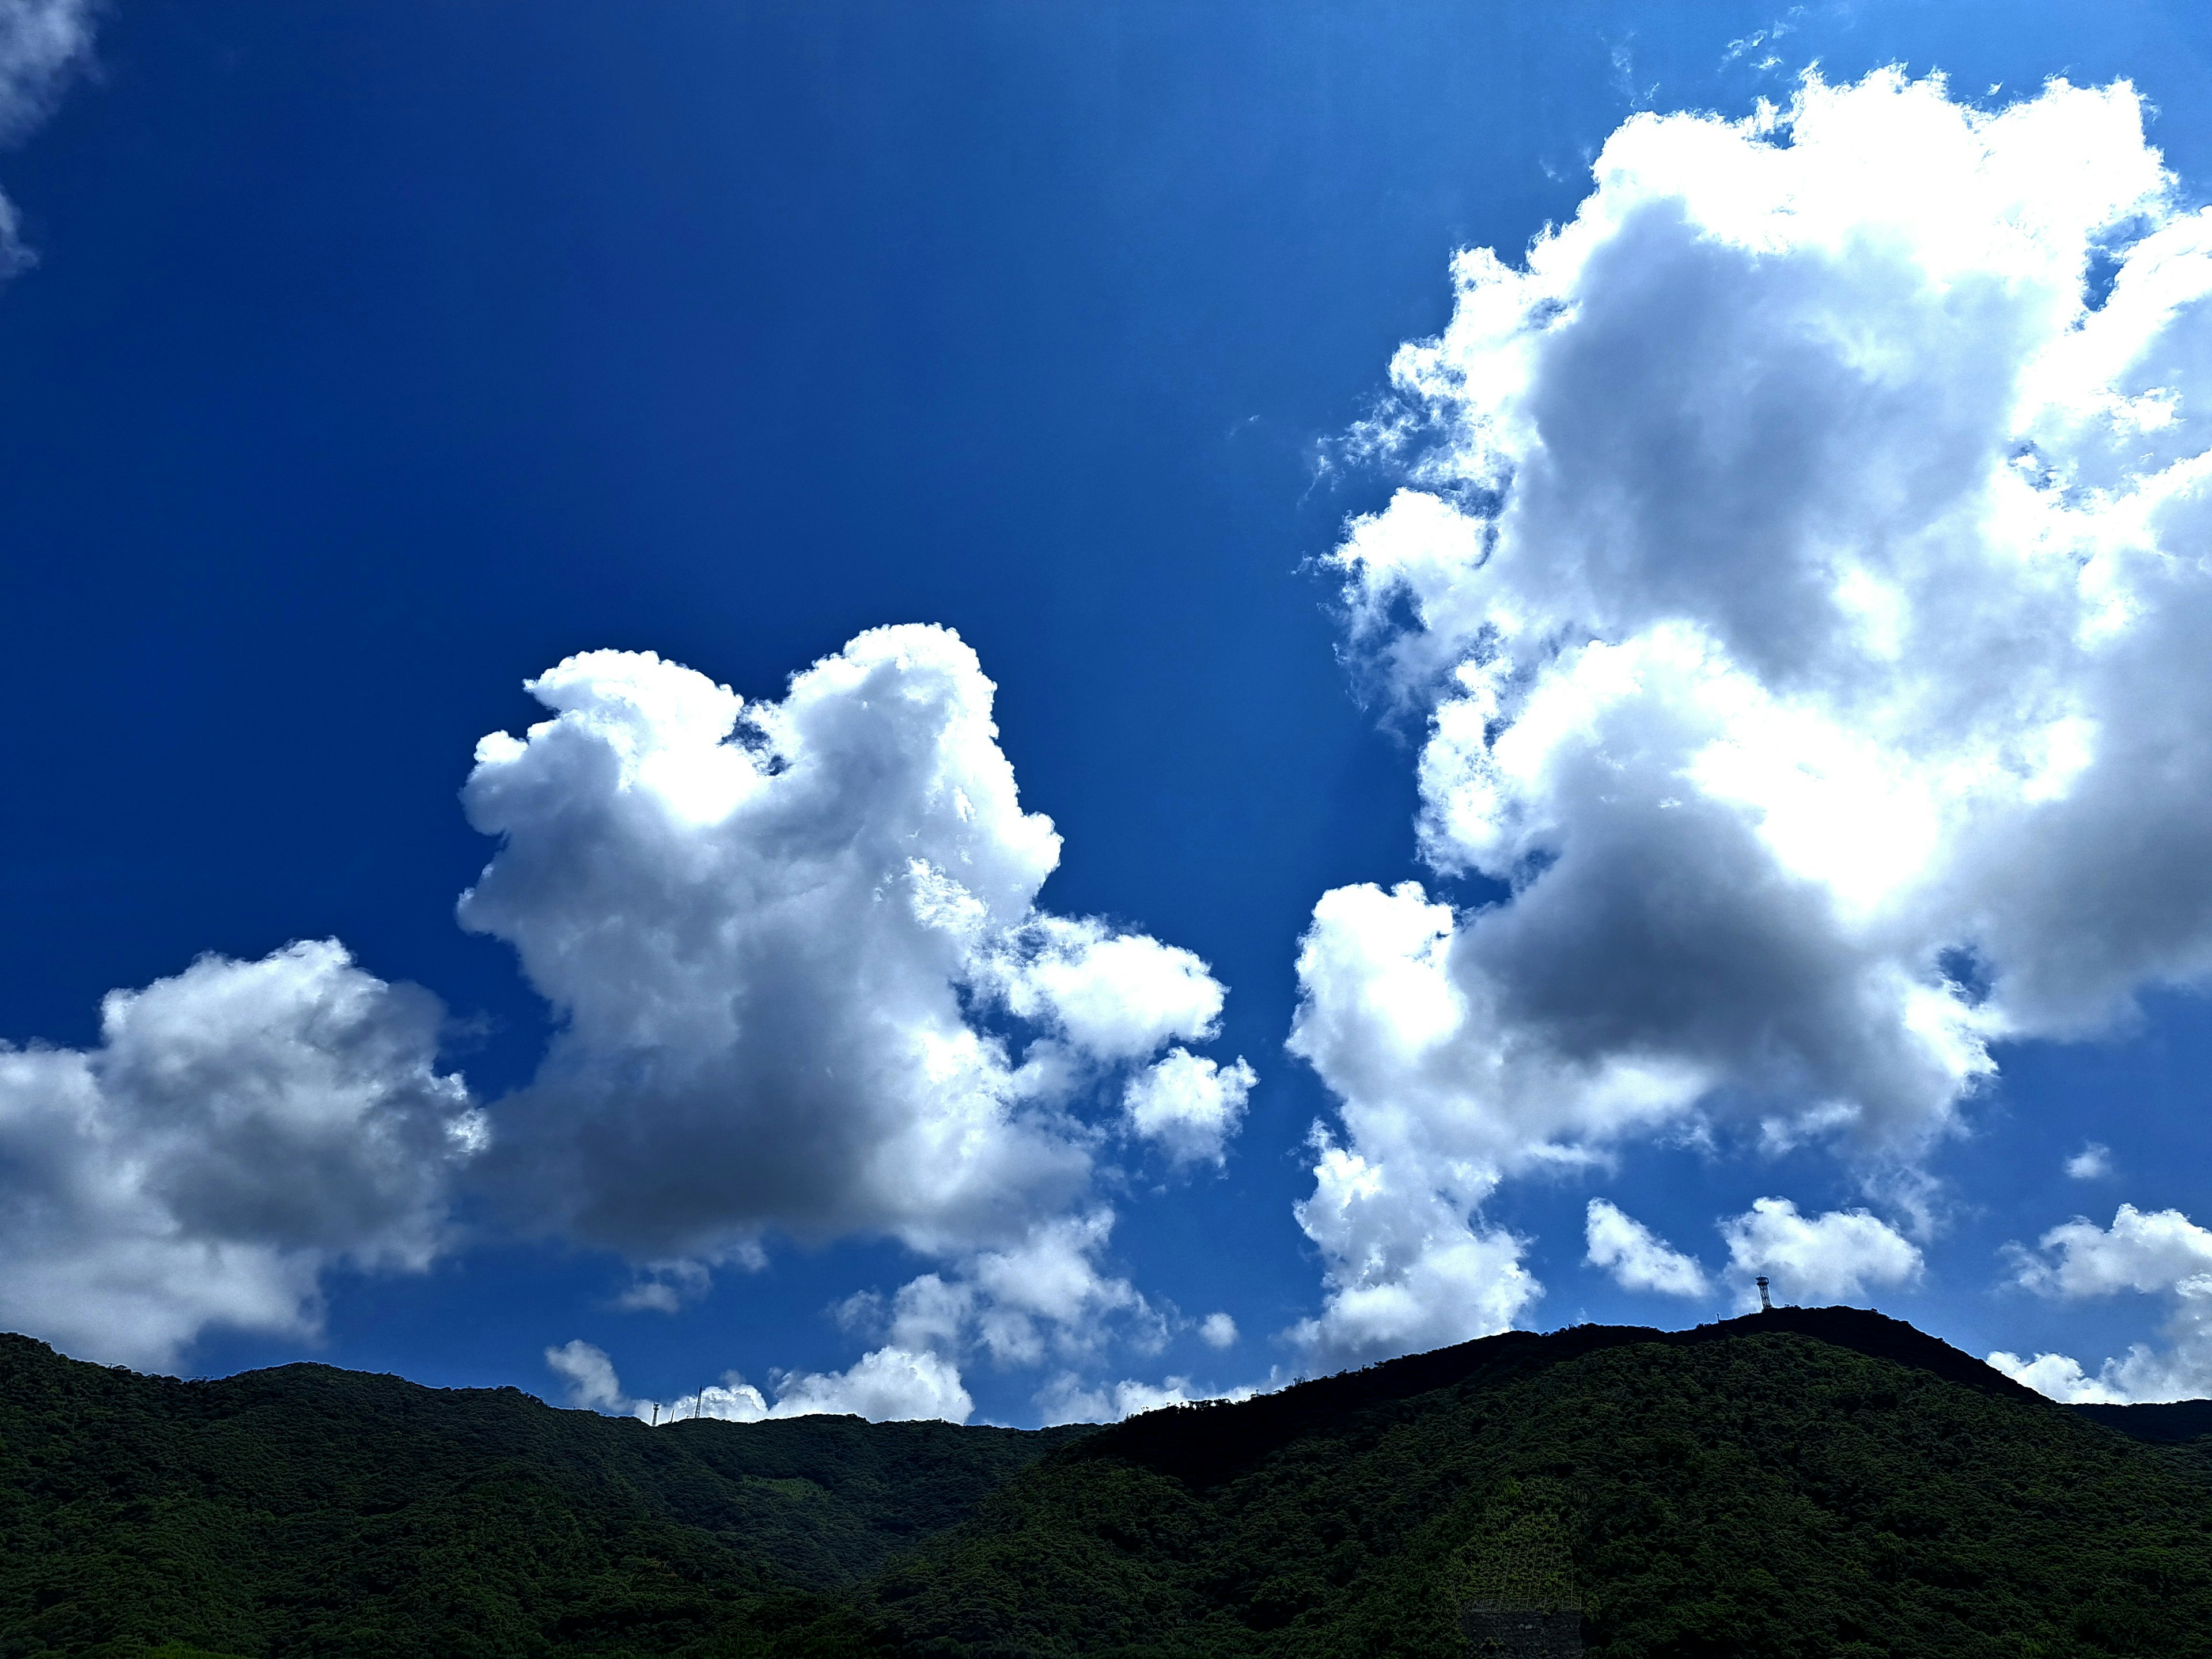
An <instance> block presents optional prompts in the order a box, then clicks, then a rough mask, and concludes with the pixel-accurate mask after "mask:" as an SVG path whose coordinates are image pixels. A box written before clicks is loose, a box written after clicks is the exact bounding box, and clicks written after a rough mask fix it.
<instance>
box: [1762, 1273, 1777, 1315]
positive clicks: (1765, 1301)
mask: <svg viewBox="0 0 2212 1659" xmlns="http://www.w3.org/2000/svg"><path fill="white" fill-rule="evenodd" d="M1773 1311H1774V1298H1773V1297H1771V1296H1769V1295H1767V1293H1766V1275H1765V1273H1761V1274H1759V1312H1761V1313H1772V1312H1773Z"/></svg>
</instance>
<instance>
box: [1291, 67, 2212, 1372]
mask: <svg viewBox="0 0 2212 1659" xmlns="http://www.w3.org/2000/svg"><path fill="white" fill-rule="evenodd" d="M1594 173H1595V189H1594V191H1592V193H1591V194H1590V195H1589V197H1587V198H1586V199H1585V200H1584V202H1583V204H1582V206H1581V208H1580V210H1578V212H1577V214H1576V216H1575V217H1574V219H1573V220H1572V222H1571V223H1569V224H1567V225H1565V226H1564V227H1561V228H1557V229H1555V230H1552V231H1547V233H1546V234H1544V235H1543V236H1541V237H1540V238H1539V239H1538V240H1536V242H1535V243H1534V245H1533V246H1531V247H1530V249H1529V250H1528V254H1527V256H1526V258H1525V259H1523V260H1522V262H1521V263H1519V264H1508V263H1507V262H1506V261H1505V260H1504V259H1501V258H1498V256H1497V255H1496V254H1495V253H1493V252H1491V251H1490V250H1487V249H1476V250H1470V251H1468V252H1463V253H1462V254H1461V255H1459V256H1458V258H1457V259H1456V261H1455V266H1454V279H1455V286H1456V290H1457V293H1456V302H1455V308H1454V312H1453V315H1452V319H1451V321H1450V323H1449V325H1448V327H1447V328H1446V329H1445V331H1443V334H1442V335H1440V336H1439V337H1437V338H1434V339H1431V340H1425V341H1419V342H1414V343H1409V344H1407V345H1406V346H1405V347H1403V348H1402V349H1401V350H1400V352H1399V353H1398V356H1397V357H1396V359H1395V362H1394V364H1393V366H1392V378H1393V381H1394V384H1395V388H1396V397H1395V402H1394V403H1393V404H1391V405H1390V406H1389V407H1388V408H1387V409H1386V410H1384V411H1383V413H1382V414H1381V415H1379V416H1377V418H1376V420H1375V421H1373V422H1370V424H1369V425H1368V426H1366V427H1365V428H1363V429H1362V431H1361V432H1360V434H1359V435H1358V445H1357V447H1362V448H1364V451H1365V452H1366V453H1370V454H1371V455H1374V456H1377V457H1381V458H1384V459H1388V460H1389V462H1390V464H1392V465H1396V466H1399V467H1401V469H1402V470H1403V472H1404V474H1405V476H1406V477H1407V488H1406V489H1402V490H1401V493H1400V494H1399V495H1397V496H1396V497H1395V500H1394V501H1392V502H1391V504H1390V505H1389V507H1387V508H1386V509H1385V510H1383V511H1382V512H1380V513H1376V514H1373V515H1372V516H1370V517H1366V518H1363V519H1361V520H1357V521H1355V522H1354V524H1353V525H1352V526H1351V528H1350V530H1349V532H1348V534H1347V536H1346V539H1345V541H1344V542H1343V544H1342V545H1341V546H1340V549H1339V550H1338V552H1337V554H1336V562H1337V566H1338V568H1339V569H1340V571H1341V573H1342V574H1343V576H1344V579H1345V582H1346V587H1345V596H1346V605H1347V608H1348V614H1349V617H1350V621H1351V628H1352V635H1353V641H1354V646H1355V652H1356V655H1357V657H1358V660H1360V661H1362V662H1363V663H1364V664H1366V665H1368V668H1369V670H1370V671H1371V672H1372V674H1373V675H1374V676H1375V677H1376V684H1378V685H1379V686H1380V687H1381V688H1382V689H1383V691H1384V692H1385V693H1386V695H1387V696H1389V697H1390V698H1392V699H1394V700H1395V702H1397V703H1398V704H1399V705H1400V706H1401V707H1402V708H1405V709H1406V710H1407V711H1408V712H1409V713H1411V714H1413V715H1414V716H1416V717H1418V718H1420V719H1422V720H1425V723H1426V735H1425V743H1424V746H1423V748H1422V750H1421V755H1420V761H1419V782H1420V792H1421V803H1422V805H1421V812H1420V818H1419V838H1420V845H1421V848H1422V851H1423V854H1424V856H1425V859H1426V860H1427V862H1428V863H1429V865H1430V866H1431V867H1432V869H1433V870H1434V871H1435V872H1437V876H1438V877H1439V878H1443V879H1445V880H1447V881H1455V880H1462V879H1474V880H1478V881H1480V883H1482V884H1484V885H1482V886H1480V887H1477V888H1474V889H1472V890H1469V892H1468V898H1467V899H1466V900H1463V901H1462V900H1455V898H1454V897H1453V896H1452V890H1451V889H1449V888H1448V887H1447V888H1444V889H1442V890H1438V891H1437V892H1433V893H1432V892H1431V891H1430V890H1427V888H1426V887H1425V886H1424V885H1422V884H1411V883H1408V884H1403V885H1401V886H1399V887H1398V888H1396V889H1395V890H1389V891H1385V890H1382V889H1380V888H1376V887H1371V886H1369V887H1352V888H1346V889H1340V890H1336V891H1334V892H1332V893H1329V894H1328V895H1327V896H1324V897H1323V898H1322V901H1321V902H1320V903H1319V904H1318V905H1317V906H1316V910H1315V913H1314V917H1313V921H1312V925H1311V927H1310V930H1309V932H1308V933H1307V935H1306V938H1305V941H1304V945H1303V947H1302V950H1301V954H1300V959H1299V973H1300V983H1301V991H1302V999H1303V1000H1302V1003H1301V1006H1300V1009H1299V1012H1298V1014H1297V1023H1296V1026H1295V1030H1294V1033H1293V1037H1292V1045H1293V1047H1294V1048H1295V1049H1296V1051H1297V1053H1299V1054H1301V1055H1303V1056H1304V1058H1305V1059H1307V1060H1310V1062H1311V1063H1312V1064H1313V1065H1314V1066H1316V1068H1317V1069H1318V1070H1319V1072H1320V1073H1321V1074H1322V1078H1323V1079H1325V1080H1326V1081H1327V1083H1328V1085H1329V1086H1330V1087H1331V1089H1332V1090H1333V1091H1334V1092H1335V1094H1336V1095H1337V1096H1338V1097H1339V1098H1340V1102H1341V1109H1342V1115H1343V1131H1344V1133H1343V1139H1344V1146H1342V1148H1340V1149H1339V1148H1338V1147H1337V1146H1336V1143H1335V1141H1334V1140H1331V1141H1329V1142H1328V1143H1327V1144H1326V1145H1325V1146H1324V1148H1323V1155H1322V1158H1321V1161H1320V1164H1319V1167H1318V1168H1317V1170H1316V1182H1317V1190H1316V1196H1315V1199H1314V1200H1311V1201H1310V1202H1309V1203H1308V1205H1307V1206H1305V1208H1304V1212H1303V1213H1304V1215H1305V1216H1306V1217H1307V1218H1308V1230H1309V1231H1310V1233H1312V1235H1313V1237H1315V1239H1316V1243H1319V1244H1320V1245H1321V1246H1322V1252H1323V1257H1324V1266H1325V1270H1326V1272H1327V1273H1328V1283H1329V1286H1330V1289H1329V1296H1330V1298H1331V1312H1330V1313H1329V1314H1328V1315H1327V1316H1324V1320H1323V1323H1324V1324H1327V1323H1328V1322H1329V1321H1330V1320H1333V1319H1334V1317H1335V1312H1334V1310H1335V1307H1336V1305H1337V1303H1338V1302H1339V1300H1340V1299H1341V1298H1344V1297H1362V1298H1373V1297H1379V1296H1381V1295H1383V1293H1384V1292H1385V1291H1389V1293H1390V1294H1392V1295H1395V1297H1397V1298H1398V1299H1399V1300H1400V1301H1401V1303H1402V1304H1406V1305H1405V1307H1404V1308H1403V1310H1401V1313H1400V1314H1399V1315H1397V1316H1394V1318H1393V1320H1392V1321H1391V1323H1392V1324H1393V1325H1395V1326H1396V1327H1397V1328H1402V1329H1403V1330H1404V1331H1405V1332H1406V1333H1407V1340H1411V1339H1412V1337H1413V1334H1415V1333H1429V1332H1433V1331H1435V1330H1437V1329H1438V1328H1440V1326H1439V1323H1438V1322H1439V1321H1443V1320H1444V1319H1445V1315H1444V1313H1443V1310H1441V1309H1440V1310H1437V1316H1436V1317H1435V1318H1434V1319H1431V1318H1429V1317H1427V1316H1423V1315H1419V1314H1417V1313H1415V1312H1414V1311H1413V1304H1422V1305H1425V1293H1424V1292H1420V1291H1417V1290H1416V1289H1415V1288H1414V1286H1415V1283H1416V1280H1417V1279H1419V1277H1421V1276H1423V1275H1427V1276H1428V1277H1429V1279H1430V1280H1431V1283H1433V1284H1435V1285H1436V1286H1437V1290H1438V1291H1440V1292H1441V1293H1443V1294H1445V1295H1448V1296H1450V1297H1462V1296H1463V1295H1464V1290H1463V1287H1462V1284H1461V1283H1460V1282H1459V1281H1457V1280H1452V1281H1449V1282H1448V1283H1447V1282H1443V1281H1440V1280H1439V1279H1437V1276H1436V1275H1435V1274H1433V1273H1431V1269H1430V1268H1429V1267H1428V1265H1427V1263H1428V1255H1427V1254H1426V1252H1425V1249H1423V1248H1417V1247H1416V1246H1415V1245H1413V1244H1412V1243H1406V1242H1404V1241H1406V1240H1408V1239H1419V1238H1428V1239H1433V1240H1436V1241H1437V1245H1436V1248H1437V1249H1444V1250H1455V1251H1462V1252H1464V1251H1465V1250H1466V1249H1468V1241H1469V1240H1471V1239H1474V1238H1477V1237H1494V1235H1486V1234H1484V1233H1483V1231H1482V1230H1481V1227H1480V1223H1479V1219H1478V1218H1479V1213H1480V1206H1481V1204H1482V1202H1483V1200H1485V1198H1486V1196H1487V1194H1489V1193H1490V1192H1491V1191H1492V1189H1493V1188H1494V1187H1495V1184H1496V1183H1497V1182H1498V1181H1499V1180H1502V1179H1504V1178H1507V1177H1509V1176H1512V1175H1513V1174H1515V1173H1516V1172H1518V1171H1521V1170H1527V1169H1529V1168H1531V1167H1532V1166H1536V1165H1541V1164H1552V1165H1554V1166H1556V1165H1559V1164H1572V1163H1575V1162H1577V1161H1583V1160H1588V1159H1590V1158H1599V1157H1603V1156H1606V1155H1607V1150H1608V1149H1609V1148H1611V1147H1613V1146H1617V1145H1619V1144H1620V1143H1621V1142H1623V1141H1625V1140H1629V1139H1635V1138H1637V1137H1639V1136H1647V1135H1650V1134H1652V1133H1658V1132H1662V1130H1663V1132H1665V1133H1686V1132H1692V1133H1711V1132H1714V1131H1725V1130H1728V1129H1729V1128H1730V1127H1731V1126H1733V1127H1736V1128H1738V1129H1740V1130H1741V1131H1744V1132H1748V1133H1753V1134H1755V1135H1757V1136H1759V1137H1760V1138H1762V1139H1764V1140H1765V1142H1766V1143H1767V1144H1768V1145H1770V1146H1775V1145H1786V1144H1790V1143H1793V1142H1802V1141H1805V1140H1808V1139H1809V1140H1817V1141H1821V1142H1826V1143H1827V1144H1830V1145H1832V1146H1835V1147H1837V1148H1838V1150H1839V1151H1840V1152H1843V1153H1844V1155H1845V1156H1846V1157H1847V1158H1850V1160H1852V1161H1853V1163H1854V1164H1857V1166H1858V1167H1859V1168H1860V1169H1862V1170H1866V1171H1869V1172H1871V1171H1875V1170H1879V1169H1881V1168H1883V1167H1885V1166H1886V1167H1888V1168H1890V1169H1892V1170H1894V1169H1898V1168H1909V1167H1911V1166H1912V1165H1913V1164H1915V1163H1916V1161H1917V1160H1918V1159H1919V1158H1922V1157H1923V1155H1924V1153H1925V1152H1927V1150H1928V1149H1929V1147H1930V1146H1932V1145H1934V1144H1935V1143H1936V1142H1938V1141H1940V1140H1942V1139H1944V1138H1945V1137H1947V1136H1949V1135H1951V1134H1954V1133H1957V1132H1958V1130H1959V1128H1960V1124H1961V1113H1962V1110H1963V1109H1964V1106H1965V1103H1966V1102H1968V1101H1969V1100H1970V1098H1971V1097H1972V1095H1973V1093H1974V1091H1976V1090H1977V1088H1978V1087H1979V1086H1980V1085H1983V1084H1984V1081H1985V1080H1986V1079H1988V1078H1989V1077H1990V1074H1991V1073H1992V1072H1993V1070H1994V1065H1995V1062H1994V1061H1993V1060H1992V1058H1991V1053H1990V1045H1991V1043H1992V1042H1995V1041H1996V1040H1998V1039H2002V1038H2020V1037H2029V1036H2037V1037H2045V1038H2066V1037H2071V1036H2080V1035H2083V1034H2086V1033H2090V1032H2094V1031H2098V1030H2103V1029H2106V1028H2107V1027H2109V1026H2110V1025H2111V1024H2112V1022H2114V1021H2115V1020H2118V1019H2123V1018H2127V1017H2129V1015H2130V1012H2131V1011H2132V1007H2133V998H2134V996H2135V994H2136V992H2137V991H2138V990H2139V989H2140V988H2141V987H2144V986H2147V985H2153V984H2160V983H2193V982H2199V981H2202V980H2203V977H2204V975H2205V974H2206V971H2207V969H2208V968H2212V818H2208V817H2206V815H2205V814H2204V812H2203V810H2202V804H2203V801H2204V799H2207V797H2208V793H2212V741H2208V739H2207V738H2206V736H2205V734H2206V733H2207V732H2212V667H2208V665H2207V661H2206V659H2205V657H2204V654H2203V650H2202V641H2203V638H2204V637H2205V636H2206V634H2207V632H2208V630H2212V574H2208V570H2207V568H2206V567H2205V566H2204V565H2203V562H2201V561H2200V560H2199V559H2198V558H2197V556H2196V551H2195V550H2197V549H2198V548H2201V547H2202V546H2203V544H2204V538H2205V535H2206V532H2207V529H2208V527H2212V517H2208V515H2212V495H2208V491H2207V485H2206V481H2207V479H2208V477H2212V435H2208V432H2207V430H2206V428H2205V425H2204V422H2203V418H2202V417H2201V416H2200V413H2199V410H2198V407H2197V405H2198V402H2199V400H2200V399H2202V398H2203V397H2204V396H2206V395H2207V392H2208V388H2207V387H2206V386H2205V385H2204V381H2205V379H2206V376H2207V375H2208V374H2212V307H2208V305H2207V299H2208V296H2212V216H2208V215H2207V214H2204V213H2200V212H2197V211H2193V210H2185V209H2184V208H2183V207H2182V206H2181V205H2179V198H2178V193H2177V191H2176V189H2175V186H2174V182H2173V180H2172V178H2171V177H2170V175H2169V174H2168V173H2166V171H2165V170H2164V168H2163V167H2162V165H2161V162H2160V157H2159V155H2158V154H2157V152H2156V151H2155V150H2154V149H2151V148H2150V147H2149V146H2148V144H2146V143H2145V142H2144V139H2143V134H2142V106H2141V103H2140V100H2138V98H2137V96H2136V94H2135V93H2134V91H2133V90H2132V89H2131V88H2129V87H2128V86H2126V85H2124V84H2120V85H2116V86H2112V87H2110V88H2103V89H2083V88H2075V87H2071V86H2069V85H2066V84H2065V83H2063V82H2053V83H2052V84H2051V86H2050V87H2049V88H2046V89H2045V90H2044V91H2043V92H2042V93H2041V94H2039V95H2038V96H2036V97H2034V98H2033V99H2030V100H2027V101H2024V102H2021V103H2019V104H2015V105H2014V106H2011V107H2009V108H2008V109H2005V110H2003V111H2001V112H1994V113H1992V112H1983V111H1978V110H1974V109H1972V108H1969V107H1967V106H1964V105H1961V104H1959V103H1956V102H1954V101H1952V100H1950V99H1949V98H1948V95H1947V94H1946V91H1945V88H1944V87H1943V85H1942V82H1940V81H1924V82H1911V81H1909V80H1907V79H1906V78H1905V77H1904V76H1902V75H1901V74H1899V73H1897V72H1895V71H1882V72H1881V73H1877V74H1875V75H1874V76H1869V78H1868V79H1866V80H1865V81H1863V82H1859V83H1857V84H1856V85H1851V86H1844V87H1829V86H1826V85H1824V84H1822V83H1821V82H1819V81H1818V80H1817V79H1812V80H1808V81H1807V82H1805V83H1804V85H1803V87H1802V89H1801V91H1800V92H1799V94H1797V96H1796V98H1795V99H1794V100H1793V101H1792V102H1791V104H1790V106H1789V107H1787V108H1786V109H1774V108H1771V107H1762V108H1761V109H1760V111H1759V112H1758V113H1757V114H1756V115H1755V116H1753V118H1749V119H1747V120H1743V121H1737V122H1729V121H1724V120H1722V119H1720V118H1716V117H1711V116H1697V115H1687V114H1675V115H1665V116H1658V115H1649V114H1645V115H1638V116H1636V117H1634V118H1632V119H1630V120H1629V121H1628V122H1627V123H1626V124H1625V125H1623V126H1622V127H1621V128H1620V130H1619V131H1617V132H1615V133H1614V134H1613V137H1612V138H1611V139H1610V140H1609V141H1608V142H1607V144H1606V146H1605V148H1604V149H1603V151H1602V153H1601V155H1600V156H1599V157H1598V159H1597V161H1596V163H1595V169H1594ZM2104 270H2111V271H2113V272H2115V273H2116V275H2114V276H2113V278H2112V283H2111V285H2110V289H2109V292H2108V293H2107V292H2105V291H2104V290H2103V289H2102V287H2101V285H2100V284H2099V283H2093V281H2092V278H2093V276H2094V275H2095V274H2097V273H2098V272H2100V271H2104ZM1355 1168H1356V1169H1357V1170H1358V1171H1359V1172H1360V1179H1361V1181H1362V1182H1367V1183H1370V1186H1372V1187H1373V1188H1376V1189H1377V1190H1387V1191H1389V1193H1390V1194H1393V1197H1392V1200H1391V1202H1392V1203H1393V1204H1394V1205H1396V1206H1401V1207H1402V1208H1403V1209H1404V1211H1405V1218H1404V1219H1403V1220H1401V1221H1399V1222H1395V1223H1392V1224H1390V1225H1389V1226H1388V1227H1383V1226H1381V1225H1363V1226H1358V1227H1352V1228H1349V1229H1347V1228H1346V1227H1345V1226H1343V1225H1340V1218H1341V1217H1342V1215H1343V1214H1344V1213H1345V1206H1344V1205H1343V1204H1342V1202H1340V1197H1339V1190H1340V1188H1341V1187H1342V1185H1343V1182H1344V1178H1345V1175H1346V1171H1347V1170H1352V1169H1355ZM1361 1190H1363V1191H1364V1190H1367V1188H1362V1189H1361ZM1462 1224H1463V1225H1462ZM1386 1233H1388V1234H1389V1236H1390V1237H1391V1238H1392V1240H1393V1241H1394V1242H1393V1243H1389V1244H1387V1245H1386V1244H1383V1243H1381V1242H1380V1241H1381V1240H1382V1239H1383V1237H1384V1235H1385V1234H1386ZM1346 1252H1349V1253H1348V1254H1346ZM1491 1254H1492V1260H1493V1261H1495V1263H1496V1264H1497V1268H1498V1271H1500V1272H1504V1273H1509V1274H1510V1275H1512V1276H1510V1277H1509V1278H1508V1279H1505V1280H1503V1281H1501V1284H1503V1285H1510V1286H1511V1287H1512V1288H1511V1290H1510V1297H1509V1299H1515V1300H1516V1301H1517V1300H1518V1299H1522V1298H1525V1296H1526V1295H1527V1294H1528V1293H1529V1291H1528V1281H1527V1279H1526V1276H1525V1274H1524V1273H1522V1270H1521V1269H1520V1267H1519V1263H1518V1261H1517V1258H1516V1256H1515V1255H1514V1254H1513V1253H1512V1252H1511V1251H1510V1250H1509V1249H1504V1248H1502V1247H1501V1248H1498V1249H1495V1250H1493V1251H1492V1253H1491ZM1393 1287H1395V1289H1394V1288H1393ZM1479 1322H1480V1321H1474V1320H1469V1319H1466V1318H1462V1320H1461V1321H1460V1322H1459V1323H1460V1325H1461V1326H1462V1328H1464V1327H1467V1326H1469V1325H1472V1324H1474V1323H1479Z"/></svg>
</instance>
